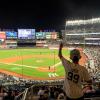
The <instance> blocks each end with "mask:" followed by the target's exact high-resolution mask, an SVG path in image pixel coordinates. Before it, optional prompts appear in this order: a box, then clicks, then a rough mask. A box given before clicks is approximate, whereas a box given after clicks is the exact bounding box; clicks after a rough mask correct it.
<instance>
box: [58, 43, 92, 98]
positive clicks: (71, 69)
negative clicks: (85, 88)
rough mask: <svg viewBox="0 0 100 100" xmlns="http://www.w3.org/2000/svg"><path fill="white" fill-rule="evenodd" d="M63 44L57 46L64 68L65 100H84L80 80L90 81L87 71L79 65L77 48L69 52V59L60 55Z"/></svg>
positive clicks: (79, 56) (79, 57)
mask: <svg viewBox="0 0 100 100" xmlns="http://www.w3.org/2000/svg"><path fill="white" fill-rule="evenodd" d="M62 48H63V44H62V43H61V44H60V46H59V54H58V56H59V58H60V60H61V62H62V65H63V66H64V69H65V82H64V91H65V93H66V98H67V100H84V98H83V92H82V82H91V81H90V76H89V74H88V71H87V70H86V68H85V67H83V66H81V65H79V60H80V59H81V55H80V52H79V50H77V49H73V50H72V51H71V52H70V59H71V60H72V62H70V61H69V60H67V59H65V58H64V57H63V55H62Z"/></svg>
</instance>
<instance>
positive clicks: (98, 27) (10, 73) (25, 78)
mask: <svg viewBox="0 0 100 100" xmlns="http://www.w3.org/2000/svg"><path fill="white" fill-rule="evenodd" d="M60 36H61V38H60ZM61 42H62V43H63V44H64V48H63V50H62V54H63V55H64V57H65V58H66V59H68V60H70V57H69V56H70V50H73V49H78V50H79V51H80V53H81V56H82V58H81V60H80V62H79V64H80V65H82V66H83V67H86V69H87V70H88V72H89V74H90V76H91V79H93V81H94V84H93V86H94V87H97V86H98V85H100V18H94V19H88V20H73V21H66V26H65V30H61V33H59V32H55V31H51V32H44V31H40V32H36V30H35V29H18V30H12V29H4V30H2V31H0V77H1V78H0V84H1V85H3V86H6V87H8V88H10V90H13V91H14V92H17V95H15V96H14V98H13V100H38V99H39V98H38V95H37V93H38V91H39V88H40V87H42V86H45V89H47V88H51V87H52V86H58V87H59V88H62V86H63V82H64V77H65V70H64V67H63V65H62V63H61V60H60V59H59V57H58V51H59V44H60V43H61ZM70 61H71V60H70ZM56 89H57V87H56ZM33 94H34V95H33ZM93 95H95V96H94V98H93V99H92V98H90V97H91V96H90V97H89V98H90V99H87V97H86V99H85V100H100V95H99V94H95V93H94V94H93ZM7 100H8V99H7ZM9 100H10V99H9ZM11 100H12V99H11ZM44 100H48V99H44ZM53 100H58V99H57V98H56V99H53ZM62 100H64V99H62Z"/></svg>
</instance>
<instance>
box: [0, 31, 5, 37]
mask: <svg viewBox="0 0 100 100" xmlns="http://www.w3.org/2000/svg"><path fill="white" fill-rule="evenodd" d="M0 39H6V34H5V32H2V31H1V32H0Z"/></svg>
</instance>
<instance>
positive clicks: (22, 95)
mask: <svg viewBox="0 0 100 100" xmlns="http://www.w3.org/2000/svg"><path fill="white" fill-rule="evenodd" d="M27 92H28V88H26V89H25V90H24V91H23V92H22V93H20V94H19V95H18V96H15V99H14V100H25V98H26V94H27Z"/></svg>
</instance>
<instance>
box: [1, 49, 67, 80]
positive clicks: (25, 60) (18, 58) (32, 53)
mask: <svg viewBox="0 0 100 100" xmlns="http://www.w3.org/2000/svg"><path fill="white" fill-rule="evenodd" d="M63 55H64V56H65V57H69V50H67V49H64V50H63ZM0 72H2V73H6V74H8V75H13V76H16V77H21V78H28V79H37V80H38V79H39V80H43V79H44V80H45V79H56V78H63V77H64V68H63V66H62V64H61V62H60V59H59V58H58V50H56V49H45V48H44V49H42V48H40V49H39V48H33V49H10V50H0Z"/></svg>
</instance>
